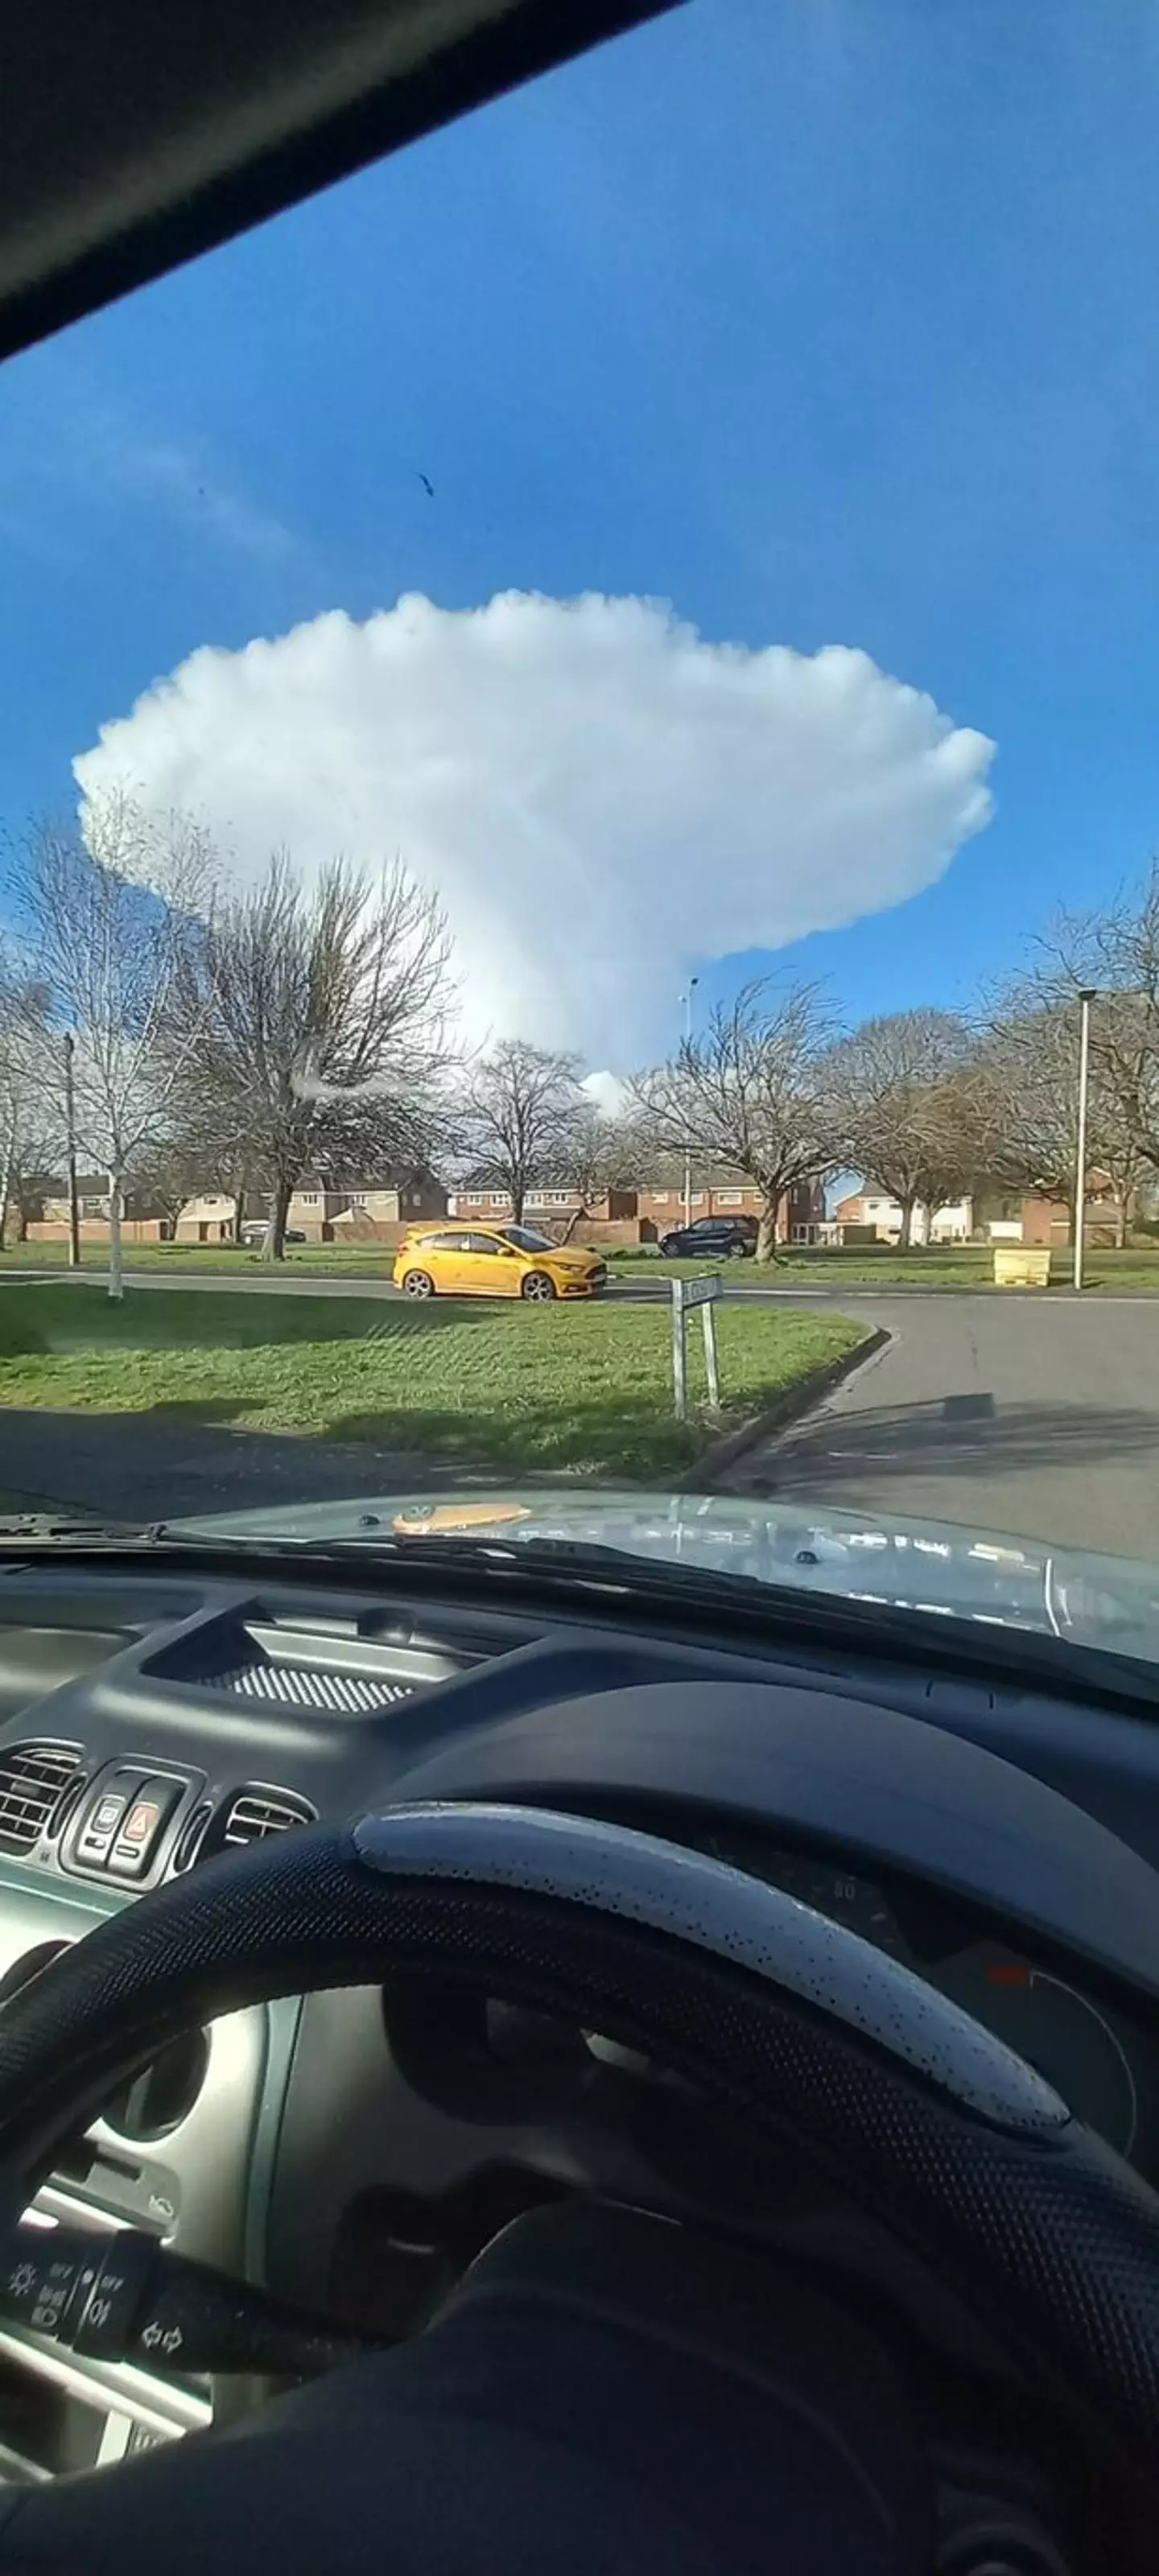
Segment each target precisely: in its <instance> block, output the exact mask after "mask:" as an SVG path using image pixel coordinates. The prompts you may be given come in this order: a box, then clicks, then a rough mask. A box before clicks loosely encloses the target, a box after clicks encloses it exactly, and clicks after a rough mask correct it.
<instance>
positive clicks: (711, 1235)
mask: <svg viewBox="0 0 1159 2576" xmlns="http://www.w3.org/2000/svg"><path fill="white" fill-rule="evenodd" d="M756 1244H757V1229H756V1226H755V1224H754V1222H753V1219H752V1218H751V1217H745V1216H698V1217H694V1219H693V1221H692V1224H691V1225H678V1226H676V1227H675V1228H674V1230H673V1232H672V1233H671V1234H662V1235H661V1237H660V1250H661V1252H663V1253H665V1254H666V1255H667V1257H668V1259H669V1260H675V1258H676V1256H677V1254H681V1255H683V1256H684V1257H685V1258H687V1256H688V1255H689V1253H703V1254H705V1255H707V1257H708V1258H709V1259H710V1260H714V1261H740V1260H742V1259H743V1258H744V1256H745V1255H746V1254H747V1253H752V1252H755V1250H756Z"/></svg>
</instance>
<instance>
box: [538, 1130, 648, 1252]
mask: <svg viewBox="0 0 1159 2576" xmlns="http://www.w3.org/2000/svg"><path fill="white" fill-rule="evenodd" d="M645 1150H646V1149H645V1147H644V1146H643V1145H642V1143H641V1139H640V1136H639V1133H638V1130H637V1129H636V1127H635V1126H634V1125H633V1122H632V1121H631V1119H629V1118H627V1117H624V1116H618V1117H605V1116H604V1115H603V1114H602V1112H601V1111H600V1110H598V1109H597V1108H596V1107H595V1105H594V1103H593V1102H592V1101H590V1100H587V1099H584V1100H582V1101H581V1104H580V1106H579V1108H578V1109H577V1111H576V1113H575V1116H574V1118H573V1119H572V1120H571V1122H570V1124H569V1127H568V1132H567V1135H566V1137H565V1139H564V1140H563V1143H562V1146H561V1150H560V1155H559V1162H558V1176H559V1180H560V1183H561V1185H562V1186H563V1187H566V1188H568V1189H571V1190H573V1191H574V1193H575V1204H574V1206H573V1207H572V1209H571V1211H570V1213H569V1216H568V1220H567V1225H566V1229H565V1232H564V1237H563V1240H564V1242H565V1243H568V1242H570V1240H571V1237H572V1235H573V1234H574V1233H575V1229H576V1227H577V1225H579V1224H580V1223H581V1221H582V1219H583V1218H584V1217H590V1216H591V1215H592V1214H593V1212H594V1210H595V1209H596V1208H598V1207H599V1206H600V1205H601V1204H602V1202H603V1201H604V1200H605V1199H606V1198H607V1197H608V1195H609V1193H610V1192H611V1191H612V1190H627V1189H632V1188H634V1187H635V1186H636V1185H637V1184H638V1182H639V1180H640V1178H641V1174H642V1171H643V1159H642V1158H643V1155H644V1152H645Z"/></svg>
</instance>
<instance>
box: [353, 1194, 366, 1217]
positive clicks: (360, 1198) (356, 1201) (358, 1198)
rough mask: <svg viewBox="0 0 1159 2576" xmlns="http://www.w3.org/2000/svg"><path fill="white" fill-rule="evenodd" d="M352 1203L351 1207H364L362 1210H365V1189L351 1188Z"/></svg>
mask: <svg viewBox="0 0 1159 2576" xmlns="http://www.w3.org/2000/svg"><path fill="white" fill-rule="evenodd" d="M350 1204H351V1207H353V1208H362V1210H363V1211H364V1212H365V1208H366V1194H365V1191H363V1190H351V1193H350Z"/></svg>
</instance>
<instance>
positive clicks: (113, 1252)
mask: <svg viewBox="0 0 1159 2576" xmlns="http://www.w3.org/2000/svg"><path fill="white" fill-rule="evenodd" d="M124 1293H125V1270H124V1262H123V1260H122V1256H121V1176H120V1173H119V1172H110V1174H109V1295H110V1297H112V1298H115V1299H117V1300H118V1301H119V1300H120V1299H121V1298H122V1297H123V1296H124Z"/></svg>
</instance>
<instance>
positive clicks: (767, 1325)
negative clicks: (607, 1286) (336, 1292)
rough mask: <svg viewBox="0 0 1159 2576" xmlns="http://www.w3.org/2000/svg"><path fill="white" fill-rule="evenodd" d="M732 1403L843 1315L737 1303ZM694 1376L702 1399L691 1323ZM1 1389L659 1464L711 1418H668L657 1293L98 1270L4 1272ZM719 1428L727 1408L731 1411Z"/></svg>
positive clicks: (387, 1443) (839, 1324)
mask: <svg viewBox="0 0 1159 2576" xmlns="http://www.w3.org/2000/svg"><path fill="white" fill-rule="evenodd" d="M718 1338H719V1348H720V1372H721V1385H722V1392H723V1395H724V1399H725V1403H726V1407H727V1412H728V1415H729V1417H730V1420H739V1419H742V1418H743V1417H744V1415H745V1414H748V1413H752V1412H755V1411H758V1410H759V1409H760V1408H761V1407H762V1405H764V1404H765V1403H767V1402H770V1401H771V1400H772V1399H773V1397H774V1396H776V1395H777V1394H779V1393H781V1392H783V1390H784V1389H785V1388H786V1387H789V1386H792V1385H793V1384H794V1383H795V1382H796V1381H797V1380H798V1379H800V1378H801V1377H803V1376H806V1375H808V1374H809V1373H810V1372H811V1371H813V1370H814V1369H817V1368H819V1367H822V1366H824V1364H825V1363H826V1362H828V1361H830V1360H833V1359H836V1358H837V1357H838V1356H839V1355H840V1354H841V1353H843V1352H844V1351H847V1350H849V1349H851V1348H852V1346H853V1345H854V1344H855V1343H856V1342H858V1341H860V1340H861V1339H862V1338H863V1328H862V1326H860V1325H858V1324H854V1323H850V1322H848V1321H847V1320H846V1318H845V1317H844V1316H838V1315H810V1314H794V1313H786V1312H784V1311H783V1310H780V1309H777V1308H773V1309H771V1310H770V1309H768V1308H761V1307H747V1308H746V1307H741V1306H733V1307H725V1308H723V1309H722V1310H721V1312H720V1314H719V1317H718ZM688 1355H689V1379H690V1392H691V1393H692V1395H693V1398H694V1400H695V1401H696V1402H697V1403H698V1404H702V1403H703V1402H704V1400H705V1396H706V1389H705V1383H704V1359H703V1349H702V1345H701V1337H700V1333H699V1330H698V1329H697V1328H696V1327H693V1329H692V1330H691V1331H690V1332H689V1337H688ZM0 1405H8V1406H23V1407H28V1406H43V1407H49V1408H51V1409H53V1410H68V1409H73V1408H78V1409H80V1410H82V1411H85V1412H99V1413H111V1414H116V1413H129V1412H132V1413H150V1414H152V1415H153V1416H154V1418H155V1419H156V1420H157V1421H158V1422H162V1423H164V1422H169V1423H171V1424H172V1425H173V1427H174V1429H177V1428H179V1427H180V1426H182V1425H185V1424H198V1425H205V1424H215V1423H216V1424H222V1425H227V1426H229V1427H230V1428H237V1429H243V1430H249V1431H255V1430H256V1431H263V1430H264V1431H304V1432H311V1433H314V1434H316V1435H318V1436H320V1437H325V1438H328V1439H332V1440H372V1441H375V1442H376V1443H379V1444H381V1445H382V1446H384V1447H394V1448H399V1449H407V1450H421V1451H424V1452H427V1451H430V1452H435V1453H437V1454H438V1455H439V1456H440V1457H441V1458H442V1459H444V1460H447V1459H461V1460H462V1462H463V1464H464V1465H467V1464H471V1465H479V1466H500V1467H504V1468H507V1469H511V1470H520V1469H523V1470H543V1469H562V1468H567V1469H571V1470H572V1471H574V1472H577V1473H580V1474H585V1475H592V1476H595V1475H602V1476H624V1477H634V1476H652V1475H661V1474H663V1473H664V1472H666V1471H667V1470H673V1469H678V1468H680V1467H683V1466H685V1465H687V1464H688V1462H689V1461H690V1459H692V1458H693V1457H694V1456H695V1455H696V1453H697V1451H698V1449H699V1448H700V1447H701V1446H702V1445H703V1441H704V1436H705V1435H704V1430H703V1426H702V1425H701V1424H700V1423H697V1422H690V1423H678V1422H676V1421H675V1420H674V1419H673V1417H672V1409H671V1408H672V1384H671V1330H670V1324H669V1319H668V1316H667V1314H666V1312H665V1311H664V1309H663V1308H662V1307H652V1306H647V1305H631V1304H626V1305H624V1306H621V1307H611V1306H602V1305H593V1306H567V1307H559V1306H554V1307H545V1308H537V1307H536V1308H529V1307H526V1306H523V1305H516V1304H512V1305H510V1306H507V1305H494V1306H493V1305H490V1304H486V1303H484V1302H483V1301H482V1300H480V1301H478V1302H477V1303H467V1302H465V1301H464V1302H457V1303H456V1302H452V1301H450V1300H447V1301H443V1300H435V1301H434V1302H433V1303H432V1304H430V1305H426V1306H410V1305H404V1304H403V1303H402V1302H401V1301H400V1302H399V1303H398V1304H391V1303H387V1304H383V1303H381V1302H376V1303H374V1304H368V1303H364V1302H361V1301H360V1300H359V1299H357V1298H353V1297H350V1298H345V1297H344V1298H341V1299H333V1298H311V1297H277V1296H274V1297H269V1298H266V1297H261V1296H259V1295H254V1294H252V1293H250V1294H247V1295H246V1296H244V1297H236V1298H234V1297H229V1296H226V1295H224V1294H223V1293H222V1292H221V1291H212V1292H210V1293H208V1294H204V1293H203V1294H200V1295H199V1294H198V1292H197V1290H196V1289H190V1290H188V1291H182V1290H174V1291H173V1292H172V1294H170V1295H168V1296H165V1297H159V1296H144V1295H142V1296H138V1297H134V1296H133V1294H132V1291H131V1290H130V1293H129V1295H128V1296H127V1297H126V1298H125V1300H124V1302H123V1304H121V1305H119V1306H118V1305H112V1304H111V1303H110V1302H109V1300H108V1298H107V1297H105V1296H104V1295H103V1294H102V1293H101V1291H100V1290H99V1289H96V1288H93V1289H89V1288H87V1287H69V1288H67V1289H65V1290H61V1289H57V1288H56V1287H54V1286H52V1285H46V1286H43V1287H35V1286H31V1285H30V1286H27V1287H19V1286H7V1287H3V1288H0ZM725 1427H727V1425H726V1426H725Z"/></svg>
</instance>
